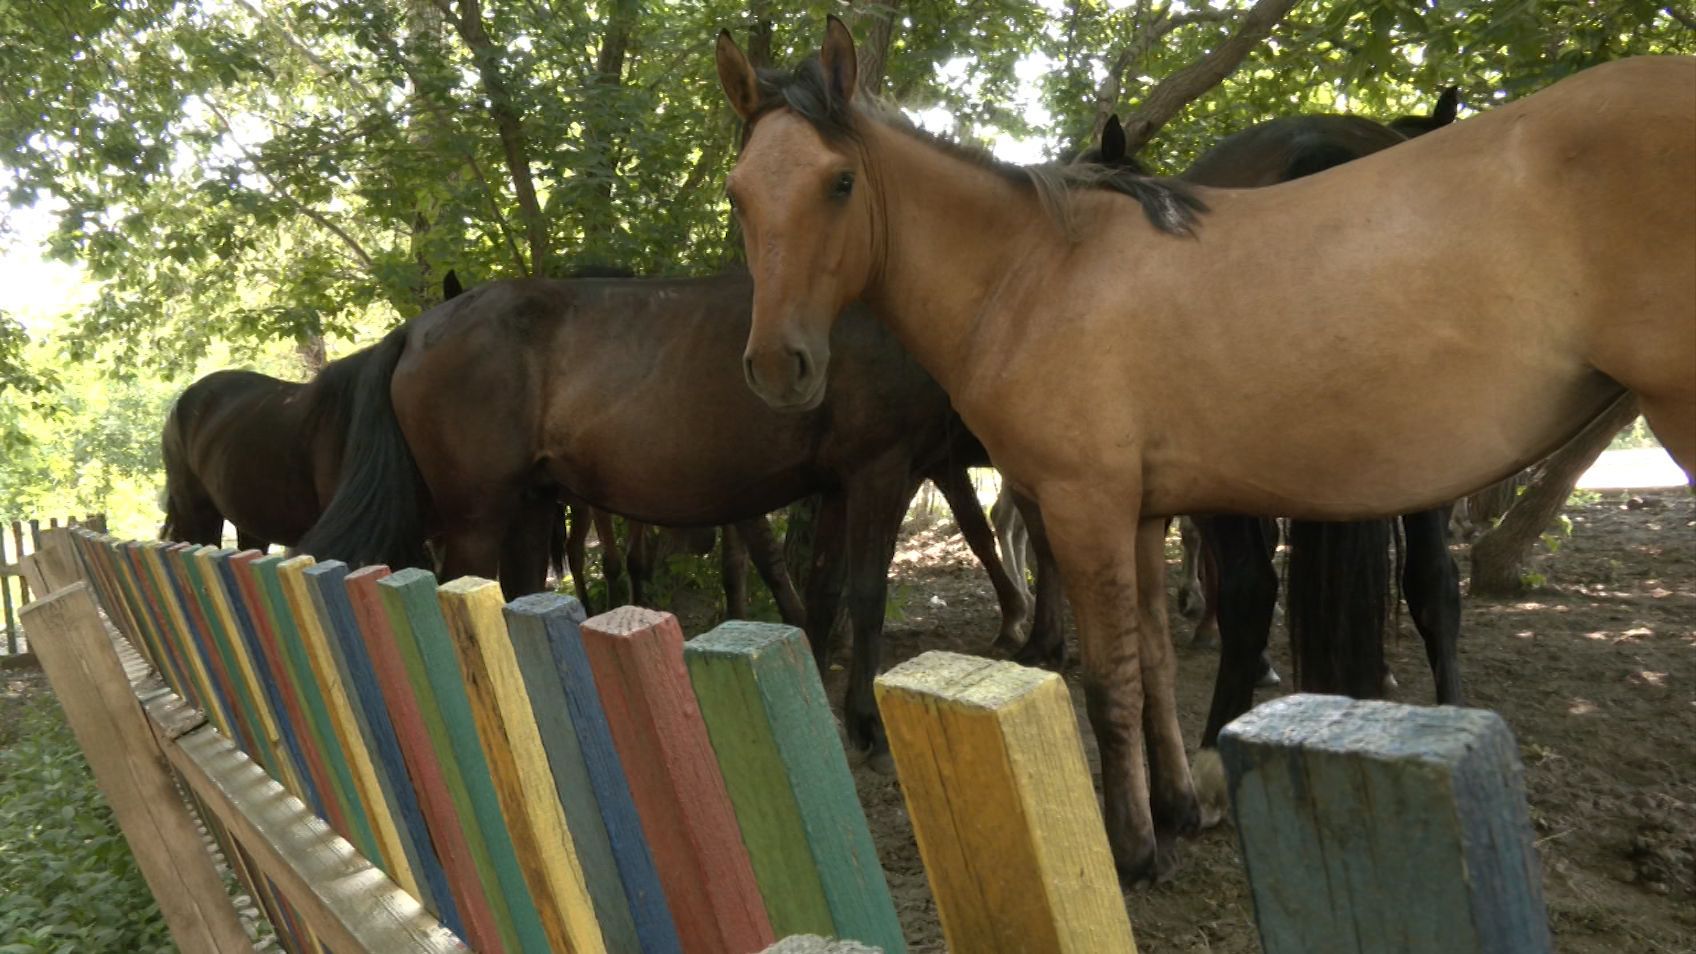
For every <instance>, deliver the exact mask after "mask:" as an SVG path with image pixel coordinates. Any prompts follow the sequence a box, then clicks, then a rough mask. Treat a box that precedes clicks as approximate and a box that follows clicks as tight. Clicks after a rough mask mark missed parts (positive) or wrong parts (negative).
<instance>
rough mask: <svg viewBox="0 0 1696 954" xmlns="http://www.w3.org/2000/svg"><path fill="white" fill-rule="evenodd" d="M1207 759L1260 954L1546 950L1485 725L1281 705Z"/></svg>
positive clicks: (1513, 788)
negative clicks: (1227, 809)
mask: <svg viewBox="0 0 1696 954" xmlns="http://www.w3.org/2000/svg"><path fill="white" fill-rule="evenodd" d="M1219 755H1220V758H1221V759H1222V760H1223V761H1224V763H1225V769H1226V772H1227V776H1228V778H1229V786H1230V792H1231V810H1232V813H1233V815H1234V816H1235V818H1236V822H1237V833H1238V837H1239V838H1240V839H1241V842H1242V848H1243V865H1244V867H1245V868H1247V869H1248V874H1249V883H1250V885H1251V887H1252V888H1253V892H1254V906H1255V919H1256V920H1257V921H1258V922H1259V925H1260V937H1261V943H1262V945H1263V946H1264V947H1265V949H1266V950H1267V952H1268V954H1292V952H1298V951H1299V952H1304V954H1343V952H1348V954H1356V952H1360V954H1367V952H1380V951H1381V952H1391V951H1396V952H1403V954H1438V952H1442V954H1486V952H1489V954H1495V952H1507V951H1515V952H1535V951H1547V950H1550V949H1551V948H1550V939H1549V929H1548V915H1547V913H1546V911H1545V909H1544V906H1543V893H1542V875H1541V871H1540V869H1539V866H1538V863H1537V852H1536V849H1535V846H1534V841H1533V838H1532V832H1531V820H1530V817H1529V813H1528V810H1527V808H1526V805H1525V782H1524V769H1523V767H1522V766H1521V764H1520V761H1519V752H1518V749H1517V748H1516V746H1515V745H1514V741H1513V734H1512V732H1510V731H1509V729H1508V727H1507V724H1506V723H1504V722H1503V721H1502V719H1501V717H1500V716H1498V715H1496V714H1495V713H1493V712H1487V711H1484V710H1481V709H1457V708H1453V707H1449V706H1443V707H1438V708H1424V707H1416V706H1406V705H1397V704H1394V703H1389V702H1376V701H1371V702H1368V701H1356V700H1351V699H1345V698H1341V697H1338V696H1313V695H1297V696H1288V697H1285V698H1283V699H1277V700H1274V701H1272V702H1269V703H1266V704H1265V705H1262V706H1260V707H1259V708H1257V709H1255V710H1253V711H1252V712H1250V713H1249V714H1248V715H1245V716H1243V717H1242V718H1240V719H1238V720H1237V721H1235V722H1233V723H1231V724H1230V725H1229V726H1226V728H1225V731H1224V733H1223V734H1222V735H1221V736H1220V738H1219Z"/></svg>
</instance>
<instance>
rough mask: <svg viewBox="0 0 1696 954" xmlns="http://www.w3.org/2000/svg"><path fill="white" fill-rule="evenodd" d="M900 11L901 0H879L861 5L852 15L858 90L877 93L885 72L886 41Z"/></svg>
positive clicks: (893, 31)
mask: <svg viewBox="0 0 1696 954" xmlns="http://www.w3.org/2000/svg"><path fill="white" fill-rule="evenodd" d="M900 15H901V0H881V2H876V3H871V4H868V5H866V6H864V7H862V8H861V10H860V11H859V12H858V13H857V14H855V16H854V25H855V26H856V27H858V28H859V29H857V30H855V31H854V32H856V33H858V34H859V35H860V43H859V55H858V57H857V58H858V60H859V64H858V65H859V74H860V91H861V92H863V93H869V94H871V95H872V96H877V95H878V94H880V93H882V92H883V78H884V76H885V75H886V74H887V73H888V72H889V41H890V40H891V39H892V38H893V37H894V35H895V20H896V18H897V17H899V16H900Z"/></svg>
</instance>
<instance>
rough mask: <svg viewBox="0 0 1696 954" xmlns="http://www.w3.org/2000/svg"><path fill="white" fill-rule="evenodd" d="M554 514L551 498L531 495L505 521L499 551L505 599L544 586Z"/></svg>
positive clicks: (537, 589)
mask: <svg viewBox="0 0 1696 954" xmlns="http://www.w3.org/2000/svg"><path fill="white" fill-rule="evenodd" d="M557 516H558V512H557V511H556V509H555V506H554V502H553V501H551V500H546V499H532V500H526V501H525V503H524V505H523V507H522V508H521V509H520V510H519V511H518V513H517V515H516V516H514V517H513V518H512V519H511V520H509V521H507V531H506V534H505V536H504V537H503V539H502V540H501V555H500V581H501V594H502V595H503V596H505V597H506V598H507V599H509V600H515V599H518V598H519V597H520V596H527V595H529V594H531V593H540V592H542V591H543V590H545V589H547V588H548V549H549V547H550V545H551V544H552V542H553V535H554V525H553V524H554V520H555V518H556V517H557Z"/></svg>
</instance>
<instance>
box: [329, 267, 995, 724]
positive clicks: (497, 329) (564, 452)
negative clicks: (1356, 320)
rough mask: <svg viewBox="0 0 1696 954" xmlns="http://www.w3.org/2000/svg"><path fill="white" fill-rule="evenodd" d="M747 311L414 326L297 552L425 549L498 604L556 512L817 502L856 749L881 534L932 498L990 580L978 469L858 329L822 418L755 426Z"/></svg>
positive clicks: (822, 589)
mask: <svg viewBox="0 0 1696 954" xmlns="http://www.w3.org/2000/svg"><path fill="white" fill-rule="evenodd" d="M751 297H752V283H751V282H750V280H749V278H748V276H746V275H745V274H726V275H719V276H715V277H711V278H696V279H676V280H673V279H592V280H589V279H584V280H571V281H549V280H532V279H524V280H513V281H500V282H492V283H489V284H487V285H483V286H480V287H477V288H474V289H472V290H471V291H469V292H467V293H465V294H464V295H462V296H461V297H459V298H457V299H455V300H453V301H450V302H447V303H445V304H443V305H442V306H440V307H438V308H435V309H433V310H431V311H429V312H426V313H425V314H423V315H420V316H419V317H418V318H416V319H415V320H413V321H412V322H410V323H409V324H407V325H406V326H405V327H402V328H400V329H397V330H396V331H394V332H393V333H391V334H390V335H389V337H387V338H385V339H384V340H383V342H382V343H380V344H379V345H377V346H376V348H375V349H374V352H375V354H376V357H374V358H373V359H372V360H371V361H370V362H369V363H368V364H367V365H366V370H365V373H364V374H363V375H362V377H361V380H360V384H359V394H358V399H357V401H356V405H355V409H354V420H353V424H352V427H351V430H350V433H349V448H350V454H349V461H350V464H351V466H350V467H349V468H348V471H347V474H346V476H345V478H344V480H343V483H342V486H341V488H340V490H339V491H338V492H337V495H336V497H335V500H334V502H333V503H332V505H331V507H330V508H329V510H328V511H327V512H326V513H325V515H324V519H323V520H322V522H321V523H320V524H319V525H318V526H317V527H315V528H314V529H313V531H312V533H311V534H310V535H308V537H307V539H306V540H305V541H303V542H302V544H301V549H303V550H305V551H306V552H309V553H312V554H314V555H316V556H319V557H325V558H337V559H341V560H345V561H347V562H349V563H353V564H360V563H388V564H390V565H395V566H399V565H426V561H425V553H424V542H425V540H426V539H427V538H429V539H432V540H433V541H434V542H435V544H436V546H437V547H438V548H439V550H440V554H441V558H442V563H441V572H442V574H443V575H444V576H447V577H453V576H459V575H463V574H473V573H474V574H479V575H485V576H493V575H496V574H497V573H498V574H499V577H500V579H501V581H502V584H503V586H504V587H505V589H506V591H507V593H508V594H509V595H515V594H517V593H523V592H529V591H530V590H532V589H535V588H536V587H537V586H538V585H539V583H540V579H541V571H540V567H539V566H538V565H537V563H536V554H538V553H540V552H541V551H542V549H543V548H542V546H541V541H540V540H539V539H535V537H538V536H539V535H540V534H542V533H544V532H545V530H546V524H547V521H546V519H545V516H546V509H547V508H548V507H549V506H551V504H552V502H553V501H554V500H556V499H558V498H559V497H560V495H561V494H566V495H569V496H570V497H571V498H572V499H574V500H581V501H585V502H587V503H589V504H591V505H593V506H595V507H597V508H599V509H603V510H606V511H609V512H612V513H617V514H622V515H625V516H627V517H630V518H633V519H635V520H639V521H642V522H645V523H652V524H658V525H662V526H684V527H687V526H712V525H720V524H729V523H735V522H738V521H743V520H748V519H752V518H756V517H760V516H762V515H764V514H766V513H768V512H770V511H772V510H775V509H777V508H779V507H782V506H784V505H786V504H789V503H791V502H793V501H795V500H798V499H801V498H803V497H807V496H810V495H813V494H822V495H824V502H823V505H822V507H821V509H820V511H819V514H818V518H817V530H816V533H817V538H816V541H815V545H814V551H813V566H812V567H811V572H810V573H809V575H808V577H809V578H808V584H807V590H808V592H807V597H806V609H807V614H808V625H807V632H808V635H809V637H810V638H811V639H812V641H813V650H814V653H815V654H816V655H817V657H818V659H819V661H820V663H821V666H822V664H823V663H825V662H827V661H828V658H829V655H830V650H831V645H830V630H831V623H832V622H833V621H834V619H835V616H836V610H837V607H838V605H839V603H840V602H841V599H842V592H843V587H844V582H845V581H846V587H847V604H848V610H849V613H850V617H851V619H852V622H853V631H854V653H853V664H852V667H851V673H850V681H849V693H848V700H847V704H846V709H847V713H848V720H847V721H848V727H849V731H850V733H851V735H852V736H853V738H854V739H855V740H856V741H858V742H860V743H862V744H865V743H870V742H872V741H874V726H875V721H876V718H875V713H876V709H875V703H874V701H873V699H872V694H871V679H872V677H873V676H874V675H875V674H876V672H877V657H878V639H879V633H880V631H881V627H882V623H883V612H884V603H885V593H886V587H887V582H886V575H887V573H888V570H889V564H890V560H891V558H892V556H893V553H894V548H895V540H896V535H897V532H898V530H899V528H900V524H901V519H902V516H903V515H904V514H905V512H906V508H907V504H908V501H909V500H910V499H911V498H912V495H913V492H914V490H915V489H916V488H917V486H918V484H919V482H920V481H921V480H922V479H924V478H925V477H927V476H930V475H932V474H935V475H937V476H939V477H941V478H942V479H941V481H940V483H941V487H942V490H943V491H944V493H945V495H946V496H947V497H948V499H949V502H950V505H951V506H952V507H953V508H954V511H955V514H956V518H957V520H958V522H959V523H960V524H961V526H962V528H970V530H969V535H968V539H973V538H975V539H976V540H977V546H976V547H975V549H977V552H978V553H979V555H980V557H981V558H983V559H984V560H985V563H986V565H987V566H990V567H991V568H992V574H994V573H996V572H999V566H1000V564H999V561H998V560H996V558H995V556H994V542H993V539H992V537H991V535H990V531H989V528H988V525H987V522H986V521H985V520H984V515H983V510H982V508H981V506H979V504H978V502H977V500H976V498H975V496H972V495H971V493H970V487H969V483H966V482H964V481H959V480H951V479H949V475H950V474H961V473H963V471H962V470H961V468H963V467H964V466H965V465H966V464H975V463H981V462H985V461H986V458H985V455H984V453H983V450H982V448H981V447H980V446H979V445H978V444H977V442H976V440H975V439H974V438H972V436H971V435H970V434H969V433H967V432H966V431H965V429H964V428H963V427H962V426H961V424H960V421H959V418H958V417H957V416H956V415H955V414H954V413H953V410H952V408H951V407H950V405H949V401H948V397H947V395H945V394H944V393H943V392H942V389H941V388H939V387H938V386H937V385H936V382H934V381H933V380H931V378H930V376H929V375H927V374H926V373H925V372H924V371H923V370H922V369H921V368H920V367H919V366H918V364H917V363H916V362H914V361H913V359H912V358H911V357H909V356H908V355H907V354H906V352H905V351H903V350H902V349H901V347H900V345H898V344H897V343H896V342H895V340H894V338H893V337H892V336H891V335H889V334H888V332H886V331H884V330H883V328H882V327H881V326H880V325H879V324H878V323H877V322H876V321H874V320H872V319H871V318H869V317H868V316H866V315H865V314H864V313H862V312H855V313H853V314H850V315H849V316H847V317H845V318H844V320H843V321H842V322H841V323H840V324H839V325H838V327H837V329H836V332H835V337H834V345H835V354H836V360H835V361H833V362H832V365H831V374H832V376H833V377H835V378H837V379H839V380H840V381H841V382H842V387H840V388H837V389H834V390H833V392H832V393H833V394H835V395H836V397H835V398H833V399H832V400H829V401H826V402H824V403H823V404H821V405H820V406H819V407H818V408H816V409H815V410H813V411H812V412H811V413H808V414H801V415H792V414H785V413H781V412H778V411H774V410H772V409H771V408H769V407H767V406H766V404H765V403H764V402H763V401H761V400H760V399H759V398H758V397H756V396H755V395H753V394H752V393H751V392H749V390H748V388H747V386H746V384H745V383H744V382H743V380H742V362H741V353H742V345H743V342H744V341H745V340H746V336H747V333H748V330H749V308H750V303H751ZM355 450H356V452H353V451H355ZM753 556H755V559H756V565H758V563H759V560H760V555H759V554H753ZM998 589H999V587H998ZM1005 589H1006V591H1007V592H1009V593H1012V592H1013V588H1012V586H1011V584H1010V583H1008V584H1007V585H1006V587H1005Z"/></svg>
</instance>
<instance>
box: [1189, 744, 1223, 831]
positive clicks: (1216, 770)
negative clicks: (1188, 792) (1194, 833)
mask: <svg viewBox="0 0 1696 954" xmlns="http://www.w3.org/2000/svg"><path fill="white" fill-rule="evenodd" d="M1190 777H1191V778H1192V779H1194V781H1195V798H1196V801H1197V802H1198V803H1199V804H1200V807H1201V827H1202V829H1203V830H1206V829H1208V828H1214V827H1217V826H1218V825H1219V823H1220V822H1223V821H1224V820H1225V818H1226V817H1227V812H1228V809H1229V807H1230V803H1229V798H1228V795H1227V792H1226V789H1225V763H1224V762H1222V761H1220V760H1219V750H1218V749H1212V748H1208V749H1202V750H1201V751H1199V752H1197V753H1196V754H1195V758H1194V759H1191V760H1190Z"/></svg>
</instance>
